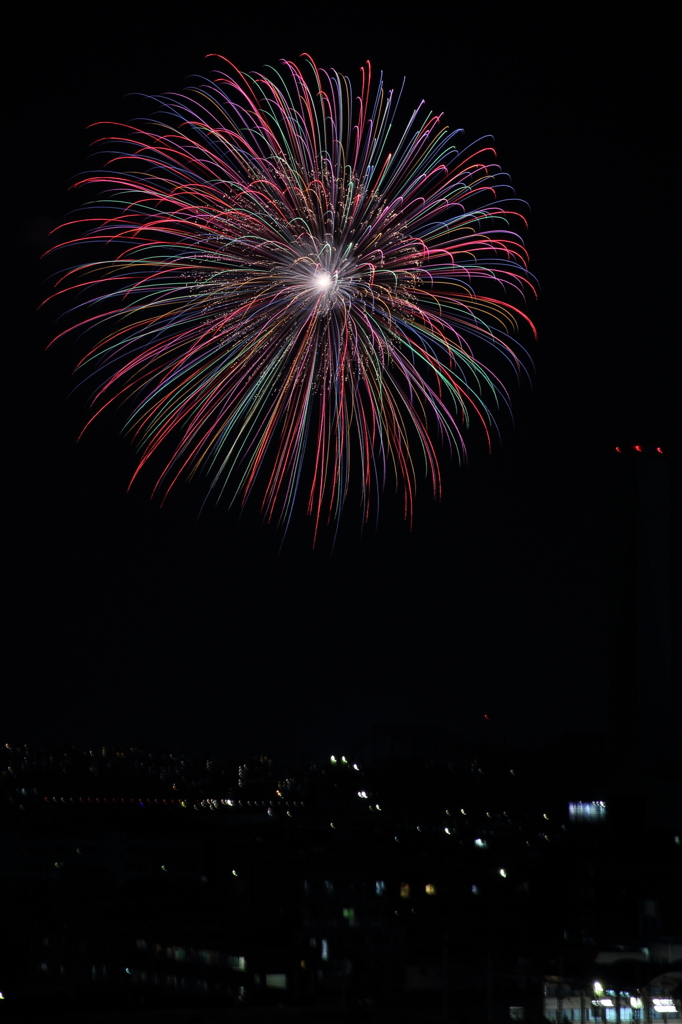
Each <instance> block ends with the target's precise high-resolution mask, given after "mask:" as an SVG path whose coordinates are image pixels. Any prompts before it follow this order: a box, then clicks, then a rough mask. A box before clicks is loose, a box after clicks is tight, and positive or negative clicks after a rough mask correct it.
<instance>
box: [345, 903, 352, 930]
mask: <svg viewBox="0 0 682 1024" xmlns="http://www.w3.org/2000/svg"><path fill="white" fill-rule="evenodd" d="M343 916H344V918H345V919H346V921H348V926H349V928H355V908H354V907H344V908H343Z"/></svg>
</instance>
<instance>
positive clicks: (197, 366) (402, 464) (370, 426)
mask: <svg viewBox="0 0 682 1024" xmlns="http://www.w3.org/2000/svg"><path fill="white" fill-rule="evenodd" d="M225 64H226V66H227V67H228V69H229V70H228V73H225V72H223V73H220V74H216V75H215V77H214V78H213V79H200V80H199V81H198V84H197V85H195V86H193V87H192V88H190V89H188V90H187V92H186V94H169V95H167V96H165V97H161V98H157V102H159V103H160V104H161V109H160V111H159V112H158V113H157V115H156V116H155V118H154V119H150V120H149V121H147V122H145V123H139V124H137V123H136V124H134V125H132V126H128V127H126V126H115V127H116V128H117V130H119V129H121V128H123V131H121V132H120V133H119V134H117V135H113V136H110V137H109V138H108V139H107V140H106V142H105V144H104V145H103V147H102V149H101V150H100V152H103V153H104V154H105V155H106V160H105V161H104V169H103V170H102V171H101V172H99V173H97V174H94V175H89V176H88V177H86V178H84V179H83V181H82V182H81V183H80V184H95V185H97V186H98V187H99V189H100V198H99V199H98V200H97V201H96V203H95V204H93V210H92V215H88V216H85V215H83V216H80V217H79V218H78V219H76V220H74V221H71V222H70V223H69V225H65V226H66V227H69V229H70V230H72V231H74V230H75V231H76V232H77V233H78V237H76V238H74V239H71V240H69V241H66V242H62V243H61V244H60V245H58V246H57V247H56V248H57V249H62V248H65V247H66V248H69V247H72V246H78V245H80V244H83V243H92V242H96V243H99V244H100V246H101V250H102V257H101V259H99V260H97V261H94V262H84V263H81V264H79V265H77V266H74V267H72V268H71V269H69V270H68V271H67V272H66V273H64V274H63V275H62V276H61V278H60V281H59V286H58V294H64V293H71V292H73V293H75V295H77V296H78V302H77V305H76V306H75V313H76V316H75V317H74V321H75V322H74V323H73V324H72V326H70V327H69V328H68V329H67V331H65V332H63V333H64V334H67V333H69V332H70V331H73V330H78V331H80V332H81V333H86V332H87V333H88V334H94V335H95V336H96V337H97V339H98V340H97V341H96V342H95V344H94V345H93V346H92V348H91V350H90V352H89V353H88V355H87V356H86V357H85V358H84V359H83V360H82V361H81V363H80V364H79V366H80V369H81V370H82V371H84V372H85V373H86V374H87V376H88V379H92V380H94V381H95V382H96V383H95V390H94V393H93V395H92V399H91V401H92V406H93V408H94V410H95V412H94V416H97V415H98V414H99V412H101V411H102V409H103V408H105V407H107V406H109V405H110V404H111V403H112V402H113V401H116V400H119V399H120V400H121V401H123V402H124V404H126V405H127V407H128V416H127V428H128V430H129V431H130V433H131V435H132V437H133V440H134V442H135V444H136V445H137V447H138V451H139V466H138V470H137V471H136V474H135V476H137V474H138V473H139V472H140V471H141V469H142V468H143V467H144V466H145V465H146V464H147V463H148V462H149V461H150V460H153V461H156V460H157V459H159V458H160V459H161V460H162V462H161V464H160V465H161V467H162V468H161V471H160V472H159V473H158V476H157V483H156V486H155V492H160V493H162V494H163V495H164V496H165V495H166V494H167V493H168V491H169V489H170V488H171V487H172V486H173V484H174V483H175V482H176V481H177V480H178V479H179V478H181V477H183V476H186V475H187V476H192V475H194V474H195V473H196V472H197V471H199V470H202V471H204V472H206V473H207V474H208V476H209V478H210V481H211V482H210V488H211V490H216V491H217V493H218V494H222V493H223V492H224V491H225V490H226V489H229V490H230V491H231V492H232V494H233V496H235V497H238V498H239V500H241V501H242V502H244V501H246V499H247V498H248V497H249V496H250V495H252V494H253V492H254V491H256V490H258V491H259V492H260V494H261V498H260V501H261V508H262V511H263V513H264V515H265V517H266V519H268V520H271V519H273V518H274V519H276V520H277V521H278V522H279V523H280V524H281V525H283V526H284V527H286V526H287V525H288V523H289V521H290V519H291V516H292V513H293V510H294V507H295V504H296V501H297V497H298V495H299V493H301V494H302V497H303V498H304V499H305V504H306V509H307V511H308V513H309V514H310V515H312V516H313V517H314V520H315V533H316V534H317V530H318V528H319V525H320V523H321V522H322V521H323V520H325V519H327V520H330V521H332V520H336V521H337V522H338V518H339V516H340V514H341V511H342V509H343V506H344V503H345V501H346V499H347V497H348V494H349V489H350V487H351V486H352V485H353V481H355V480H357V484H358V487H359V490H360V493H361V498H362V505H363V512H364V516H365V519H367V518H368V517H369V515H370V509H371V508H372V507H373V506H374V507H376V506H377V504H378V499H379V494H380V492H381V491H382V489H383V487H384V485H385V483H386V481H387V479H389V478H394V479H395V481H396V485H397V486H398V487H399V488H401V489H402V493H403V507H404V513H405V516H406V517H407V518H408V519H410V520H411V518H412V511H413V503H414V493H415V489H416V483H417V478H418V475H419V473H418V468H417V467H418V465H419V464H421V465H422V466H423V472H424V473H425V475H426V477H427V479H429V480H430V487H431V489H432V491H433V493H434V495H435V496H436V497H438V496H439V495H440V491H441V473H440V464H439V452H440V451H441V450H445V451H446V452H448V451H449V452H450V453H452V452H454V453H456V454H458V455H459V456H460V457H462V456H463V454H464V451H465V449H464V440H463V436H462V432H463V430H465V429H466V427H467V426H468V424H469V420H470V417H471V416H472V415H473V416H475V418H477V419H478V420H479V421H480V422H481V423H482V424H483V426H484V428H485V431H486V434H488V437H489V431H490V428H491V426H492V425H493V424H494V418H493V414H494V412H495V410H496V409H497V408H498V407H499V405H500V403H502V404H504V405H508V396H507V392H506V389H505V387H504V385H503V384H502V383H501V381H500V380H499V378H498V377H497V375H496V373H494V372H493V371H492V370H490V369H487V368H486V365H485V362H486V352H488V351H490V350H491V349H492V350H495V351H496V352H497V353H501V354H502V356H503V357H504V358H505V359H506V360H507V361H508V362H509V364H510V366H511V368H512V370H513V372H514V373H515V374H517V373H518V372H519V370H520V369H521V368H522V358H523V356H524V352H523V349H522V348H521V347H520V345H519V344H518V343H517V341H516V340H515V335H516V333H517V331H518V327H519V323H520V321H524V322H525V323H526V324H527V325H528V326H529V327H530V329H531V330H533V328H532V324H531V323H530V320H529V319H528V317H527V316H526V315H525V313H523V312H522V310H521V309H520V306H521V305H523V302H524V296H525V294H526V292H527V291H528V290H529V289H530V291H533V285H532V279H531V277H530V275H529V273H528V270H527V256H526V252H525V249H524V247H523V243H522V240H521V238H520V237H519V235H518V234H517V233H516V232H515V231H514V230H513V225H514V223H515V222H516V223H518V225H519V228H520V229H522V228H523V227H524V226H525V220H524V217H523V212H522V209H523V208H522V206H521V204H519V203H518V202H517V201H516V200H515V198H514V194H513V192H512V190H511V188H510V186H509V184H508V181H507V179H506V177H505V176H504V175H502V174H501V172H500V170H499V168H498V167H497V165H496V164H495V163H493V162H491V161H494V160H495V153H494V150H493V149H492V148H491V147H490V146H487V145H482V148H476V147H477V146H481V144H480V143H476V144H475V146H474V147H471V148H469V149H467V150H464V151H463V152H461V153H459V152H458V151H457V149H456V148H455V145H454V140H455V136H456V135H457V132H453V131H450V130H449V129H447V128H446V127H441V125H440V117H439V116H434V115H433V114H427V115H425V116H424V115H423V114H422V112H421V106H420V107H418V108H417V110H415V111H414V112H413V114H412V115H411V117H410V118H409V120H408V123H407V125H406V127H405V129H404V131H403V132H402V134H400V133H399V132H398V131H396V129H395V127H394V119H395V114H396V108H397V103H398V99H399V97H396V96H395V94H394V93H393V92H391V91H385V90H384V88H383V83H382V79H381V77H380V78H379V82H378V85H377V87H376V89H375V90H374V91H373V90H372V82H371V69H370V65H369V64H367V66H366V67H365V68H363V70H362V81H361V88H360V93H359V95H358V96H357V97H356V98H355V99H354V98H353V94H352V90H351V86H350V82H349V80H348V79H347V78H345V77H343V76H341V75H339V74H337V73H336V72H335V71H329V72H326V71H324V70H322V69H320V68H318V67H317V66H316V65H315V64H314V62H313V61H312V59H310V58H306V63H305V64H304V66H303V68H299V67H297V66H296V65H295V64H292V63H290V62H288V61H284V62H282V70H281V71H277V70H274V69H270V70H271V72H272V74H271V77H268V76H266V75H265V74H250V75H247V74H242V73H241V72H239V71H238V70H237V69H236V68H235V67H234V66H233V65H231V64H229V62H227V61H225ZM391 143H393V148H392V149H391V148H390V147H391ZM510 297H511V299H512V301H510ZM102 300H104V303H103V305H102ZM60 337H61V335H60ZM495 361H499V360H495ZM94 416H93V418H94ZM90 422H92V421H90Z"/></svg>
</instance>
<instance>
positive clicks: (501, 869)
mask: <svg viewBox="0 0 682 1024" xmlns="http://www.w3.org/2000/svg"><path fill="white" fill-rule="evenodd" d="M500 874H501V875H502V877H503V878H506V877H507V872H506V871H505V869H504V868H500Z"/></svg>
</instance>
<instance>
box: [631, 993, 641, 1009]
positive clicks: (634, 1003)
mask: <svg viewBox="0 0 682 1024" xmlns="http://www.w3.org/2000/svg"><path fill="white" fill-rule="evenodd" d="M630 1006H631V1007H632V1008H633V1010H641V1009H642V1007H643V1006H644V1003H643V1002H642V1000H641V998H640V997H639V996H630Z"/></svg>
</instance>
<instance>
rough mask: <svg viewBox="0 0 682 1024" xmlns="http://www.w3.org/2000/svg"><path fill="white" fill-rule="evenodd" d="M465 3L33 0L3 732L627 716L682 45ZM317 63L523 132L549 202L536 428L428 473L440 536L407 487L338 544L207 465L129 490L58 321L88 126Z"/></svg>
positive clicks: (284, 728) (511, 149)
mask: <svg viewBox="0 0 682 1024" xmlns="http://www.w3.org/2000/svg"><path fill="white" fill-rule="evenodd" d="M444 6H445V5H440V4H432V3H430V2H428V0H427V2H426V3H425V4H415V5H412V6H411V8H410V12H409V15H408V16H404V15H401V14H400V13H399V12H398V8H397V7H396V6H395V5H383V4H379V5H376V4H371V3H370V4H363V5H356V6H353V5H351V6H348V5H325V4H318V5H316V6H314V7H312V6H310V5H307V6H303V7H296V6H295V5H271V6H269V5H268V4H265V5H263V4H254V5H241V7H240V8H239V10H238V9H237V6H236V5H230V4H213V3H202V4H197V5H194V6H192V5H189V6H185V7H184V8H182V9H181V8H177V11H180V10H182V12H183V13H182V16H181V15H180V14H173V13H172V11H173V10H174V8H172V7H169V5H167V4H157V3H153V2H152V3H149V4H144V5H141V7H140V6H137V5H136V6H135V7H133V6H132V5H131V6H127V5H123V6H121V5H117V6H115V7H114V6H110V5H109V6H106V7H102V8H100V9H98V10H97V11H96V12H95V13H94V14H93V13H92V11H91V10H89V11H88V14H87V16H86V15H85V14H84V13H83V11H84V8H82V7H81V5H73V4H69V3H66V4H64V5H56V6H55V7H53V8H52V9H51V10H50V11H49V12H48V13H46V14H40V15H38V14H37V12H36V11H35V10H33V9H28V8H27V10H26V15H25V23H24V26H23V31H21V30H20V31H18V34H17V36H16V38H15V39H14V40H12V41H11V44H12V45H11V48H12V50H13V51H14V56H13V63H14V70H13V74H12V77H11V89H10V93H9V94H7V95H8V99H9V110H7V109H6V111H5V114H6V117H9V122H10V123H9V129H10V134H11V135H12V136H13V137H14V138H13V145H12V147H11V150H10V155H9V156H8V157H6V160H7V161H8V162H9V169H10V178H11V184H10V191H9V194H8V197H9V198H10V199H11V201H12V202H11V206H12V210H11V213H12V219H13V221H14V224H15V226H16V233H17V241H16V243H15V244H14V253H15V254H16V260H14V259H13V264H14V266H13V268H12V269H13V270H16V271H17V276H16V279H13V285H12V290H11V291H10V292H8V293H7V295H6V302H7V306H6V310H7V313H8V321H9V330H8V332H7V334H6V346H7V348H9V350H10V351H11V352H12V355H13V356H16V365H17V367H18V369H17V370H13V371H12V373H11V375H10V376H9V377H8V378H7V382H6V388H7V389H8V392H9V404H10V406H13V407H14V410H13V413H12V417H11V421H10V422H11V424H12V428H13V429H12V430H11V432H10V433H8V435H7V437H6V446H7V450H8V452H9V454H10V466H11V467H12V469H11V470H10V472H11V474H12V476H11V480H10V484H11V487H10V492H9V493H10V501H11V503H12V505H13V513H14V515H15V517H16V518H14V527H13V530H12V532H10V533H9V534H8V535H7V544H8V548H9V559H8V560H9V563H10V566H11V567H14V568H15V569H16V573H15V575H14V576H13V579H12V583H11V591H10V593H11V599H12V605H13V610H12V615H11V616H10V619H11V625H10V642H9V645H8V655H9V656H8V659H7V663H6V669H7V678H6V683H5V687H4V701H3V703H4V708H3V712H4V713H3V725H4V729H3V732H4V733H5V734H6V735H5V736H4V737H3V741H4V739H11V740H12V741H15V742H22V741H26V740H46V739H55V740H62V739H65V740H72V741H74V742H78V743H80V742H85V743H112V744H115V743H131V742H132V743H139V744H141V745H150V744H155V745H162V746H164V747H168V748H179V749H190V750H192V751H202V750H211V751H213V752H215V753H222V754H224V755H225V756H228V757H229V756H232V755H235V756H241V755H242V754H248V753H258V752H261V751H262V752H269V751H272V752H274V753H281V754H289V755H291V756H292V757H293V756H297V755H299V754H300V755H304V756H308V754H312V755H317V754H318V753H324V752H327V751H330V750H331V751H333V750H334V749H336V750H337V751H339V752H343V747H344V746H346V747H348V748H349V749H350V745H351V744H352V743H353V742H354V741H358V740H361V739H362V738H363V736H367V735H368V734H369V732H370V730H371V728H372V726H373V725H374V724H377V725H379V726H380V727H381V728H383V729H388V730H389V731H390V729H392V728H395V729H396V730H397V731H398V732H400V733H409V731H410V730H411V729H412V728H413V727H415V726H416V727H418V729H419V730H421V731H422V732H423V733H424V734H426V735H428V734H429V730H435V729H436V728H438V729H440V730H445V731H451V732H453V733H465V734H467V735H475V734H476V733H477V732H479V733H481V734H482V735H484V734H485V733H486V731H488V732H489V733H491V734H494V735H495V736H496V737H507V738H508V739H509V740H510V741H520V742H526V741H528V740H532V739H533V738H534V737H537V736H538V735H542V736H543V737H547V736H549V737H551V736H561V735H564V734H567V733H570V732H571V731H572V730H575V729H576V728H581V729H582V728H585V729H587V730H588V731H591V732H593V733H598V732H599V731H601V730H603V729H604V727H605V720H606V719H605V714H606V694H607V689H608V679H609V675H610V672H611V665H612V663H613V647H614V644H615V643H617V642H618V624H617V606H618V601H617V594H616V590H617V587H616V584H615V582H614V579H615V578H614V574H613V571H612V570H613V565H614V547H613V545H614V541H613V537H614V535H616V536H617V535H618V530H617V528H616V529H615V530H614V517H615V519H617V516H618V507H617V503H616V502H615V500H614V495H613V488H612V465H613V458H614V456H613V454H612V453H613V447H614V445H615V444H617V443H619V442H620V443H623V442H625V443H628V442H635V441H639V442H644V443H652V442H655V443H657V444H662V445H664V446H668V448H667V451H669V444H670V439H671V433H672V430H671V425H672V416H673V410H674V409H675V408H676V407H677V405H678V396H677V387H676V384H675V376H676V371H675V367H674V364H673V354H672V350H673V347H674V344H675V341H676V339H677V338H678V337H679V314H678V310H677V308H676V307H675V306H674V293H675V287H676V285H677V281H676V279H674V274H673V264H672V253H673V243H672V237H673V234H674V227H673V224H672V220H673V211H674V209H675V207H676V200H677V195H676V194H675V195H673V180H674V179H675V176H676V172H677V167H676V166H675V168H674V165H673V147H674V146H675V145H676V136H675V135H674V131H673V126H674V119H673V118H674V111H673V100H672V95H673V89H672V81H671V79H672V64H673V61H672V38H671V36H672V32H671V29H670V26H666V25H664V24H660V23H653V22H652V23H643V22H642V21H641V20H635V15H634V14H625V13H624V11H623V9H621V8H618V7H617V6H615V5H614V6H613V7H612V8H611V12H612V14H611V16H610V17H609V15H608V13H604V12H601V13H600V14H599V15H598V16H597V17H596V18H595V17H593V16H592V15H590V17H589V19H588V20H586V19H585V18H584V17H579V16H578V15H577V14H575V13H574V9H572V8H570V7H565V8H564V13H563V14H561V12H560V9H559V8H556V7H554V8H546V9H544V10H543V9H542V8H539V7H536V6H535V5H532V6H531V5H528V7H526V6H525V5H506V6H505V7H504V8H497V7H496V6H495V5H493V6H490V5H474V8H473V10H474V13H472V7H471V5H458V4H454V5H447V13H445V14H444V13H443V9H444ZM519 9H520V10H521V13H520V14H519ZM502 11H503V12H504V13H501V12H502ZM195 13H196V18H194V17H193V16H194V15H195ZM627 18H631V19H632V20H630V21H627V20H626V19H627ZM638 18H641V12H640V14H639V15H638ZM303 52H310V53H311V54H312V55H313V56H314V57H315V59H316V61H317V62H318V64H319V65H320V66H322V67H330V66H331V67H335V68H337V69H338V70H339V71H341V72H343V73H346V74H348V75H349V76H350V77H351V78H352V79H353V80H354V81H355V82H357V80H358V69H359V67H360V65H361V64H362V63H363V62H364V61H365V60H366V59H369V60H371V61H372V64H373V66H374V68H375V69H376V70H381V69H383V71H384V73H385V80H386V82H387V83H388V84H389V85H399V84H400V82H401V81H402V79H403V77H405V78H406V86H405V92H404V98H403V101H402V102H401V110H402V112H403V116H405V117H406V116H407V115H408V114H409V113H410V112H411V110H412V109H413V107H414V106H415V105H416V104H417V103H418V102H419V100H421V99H422V98H424V99H425V100H426V103H427V106H428V107H429V109H437V110H438V111H440V110H444V111H445V112H446V121H447V123H448V124H450V125H451V126H453V127H462V128H464V129H465V136H464V141H465V142H472V141H473V140H475V139H476V138H478V137H481V136H484V135H493V136H494V137H495V140H496V146H497V150H498V154H499V157H500V162H501V164H502V166H503V168H504V169H505V170H507V171H508V172H509V173H510V174H511V176H512V180H513V183H514V186H515V189H516V191H517V193H518V195H519V196H521V197H522V198H523V199H525V200H527V201H528V202H529V204H530V207H531V220H530V230H529V233H528V236H527V244H528V249H529V251H530V255H531V270H532V271H533V272H534V273H535V275H536V276H537V277H538V279H539V281H540V287H541V297H540V301H539V302H538V303H537V304H536V305H535V306H534V308H531V309H530V313H531V315H532V316H533V317H534V319H535V321H536V323H537V326H538V329H539V332H540V340H539V342H538V343H537V345H535V346H533V347H532V351H531V355H532V357H533V360H534V363H535V371H534V374H533V380H532V385H531V384H529V383H528V382H525V383H524V382H521V383H520V384H519V385H518V386H517V385H515V383H514V382H513V381H510V382H509V384H510V389H511V392H512V398H513V401H514V415H515V422H514V423H512V421H511V419H510V418H509V417H507V418H506V419H505V417H504V416H501V417H500V420H499V425H500V432H501V442H499V443H496V445H495V448H494V451H493V453H492V455H489V454H488V453H487V452H486V450H485V446H484V444H483V443H482V440H481V438H479V437H473V438H471V446H470V462H469V465H468V466H467V467H466V468H464V469H460V468H458V467H457V465H456V464H453V465H452V467H451V468H447V469H446V473H445V485H444V486H445V494H444V498H443V501H442V502H441V503H440V504H439V505H437V506H434V505H433V503H432V501H431V498H430V495H429V493H428V487H427V486H424V488H423V489H422V491H421V493H420V494H419V496H418V499H417V507H416V516H415V523H414V527H413V530H412V531H411V532H410V531H409V529H408V528H407V527H406V525H405V524H404V522H403V521H402V519H401V516H400V510H399V507H398V504H397V503H396V502H395V501H394V500H393V499H392V498H391V497H390V496H388V497H387V499H386V502H385V506H384V514H383V517H382V519H381V521H380V523H379V525H378V527H376V528H375V527H374V526H371V528H366V529H365V530H364V531H363V532H361V530H360V516H359V515H356V514H355V511H354V510H353V509H349V510H348V512H347V514H346V516H345V517H344V522H343V523H342V527H341V530H340V533H339V537H338V539H337V542H336V546H335V548H334V549H333V550H332V546H331V542H330V538H329V537H327V536H326V535H325V536H324V537H323V538H322V540H321V542H320V544H319V546H318V547H317V548H316V549H315V550H312V549H311V545H310V530H309V528H308V524H306V523H303V524H299V523H296V524H295V525H294V526H293V528H292V529H291V531H290V533H289V534H288V536H287V537H286V539H285V540H284V542H283V543H282V537H281V535H279V534H278V533H277V531H276V530H274V529H273V528H269V527H266V526H263V525H262V524H261V523H260V520H259V517H258V510H257V508H248V509H247V510H246V511H245V512H244V513H243V514H242V515H241V516H239V515H238V514H236V513H234V512H231V511H230V510H228V509H227V508H226V507H221V506H218V507H217V508H214V507H207V508H206V509H205V510H204V512H203V513H202V514H201V515H199V508H200V506H201V503H202V501H203V497H204V493H205V491H204V489H203V488H202V484H201V482H199V483H196V484H192V485H189V486H186V487H182V488H180V489H179V490H178V491H177V492H176V493H175V495H174V496H173V497H171V499H170V500H169V501H168V502H167V504H166V505H164V506H163V508H161V507H159V504H158V502H154V501H150V499H149V493H148V490H145V489H144V487H141V486H140V487H135V488H133V490H132V491H131V492H130V493H128V492H127V484H128V480H129V478H130V475H131V472H132V469H133V468H134V464H135V463H134V453H133V451H132V449H131V448H130V447H129V444H128V442H127V441H126V440H125V439H124V438H122V437H121V436H119V434H118V427H119V426H120V423H119V422H117V420H116V418H115V417H113V418H109V419H108V420H106V422H103V423H102V424H101V425H99V426H97V427H96V428H95V429H93V430H92V431H91V432H90V433H89V434H87V435H86V436H85V437H84V439H83V440H82V441H81V442H79V443H76V437H77V434H78V432H79V429H80V427H81V425H82V424H83V422H84V420H85V416H86V394H85V393H84V392H78V393H76V394H72V395H71V397H69V395H70V392H71V390H72V387H73V381H72V377H71V370H72V367H73V365H74V364H75V362H76V359H77V357H78V355H79V354H80V353H81V352H82V351H83V349H82V346H81V347H79V345H78V343H77V341H75V340H67V341H65V342H63V343H61V345H59V346H58V347H57V348H55V349H51V350H50V351H49V352H47V353H46V351H45V350H46V346H47V344H48V342H49V339H50V336H51V332H52V330H53V327H52V323H51V315H50V313H49V311H47V312H46V311H44V310H42V311H39V312H36V308H37V306H38V305H39V303H40V302H41V300H42V299H43V298H44V297H45V296H46V295H47V294H49V289H50V286H49V284H48V283H46V281H45V278H46V274H47V269H48V268H46V266H45V264H44V263H40V262H39V255H40V252H41V251H42V250H43V249H44V248H45V247H46V245H47V232H48V230H49V229H50V228H51V227H53V226H55V225H56V224H57V223H58V222H59V220H60V219H62V218H63V217H64V216H65V215H67V214H68V212H69V211H70V210H71V209H73V207H74V204H75V199H74V197H73V193H71V194H69V193H68V191H67V186H68V183H69V181H70V179H72V177H74V176H76V175H78V174H79V173H80V172H82V171H83V170H84V168H85V167H86V165H87V158H88V144H89V142H90V141H93V140H94V138H95V136H96V132H94V131H88V130H87V126H88V125H89V124H91V123H93V122H95V121H106V120H113V121H116V120H122V121H126V120H129V119H130V118H132V117H134V116H136V115H140V114H145V113H146V112H147V111H148V110H149V104H148V103H147V102H146V101H144V100H143V99H141V98H140V97H139V96H135V95H132V94H134V93H151V94H158V93H161V92H163V91H166V90H172V89H179V88H182V87H183V85H184V83H185V82H186V80H187V78H188V77H189V76H191V75H193V74H202V73H206V72H208V71H209V70H210V69H211V66H212V65H211V62H210V61H206V60H205V55H206V54H209V53H221V54H223V55H224V56H226V57H228V58H230V59H231V60H232V61H234V63H235V64H237V65H238V66H239V67H240V68H242V69H244V70H257V69H260V68H262V67H263V66H264V65H266V64H274V63H276V62H277V60H278V59H280V58H288V59H293V60H296V59H297V58H298V56H299V54H301V53H303ZM671 458H672V461H673V463H674V453H671ZM616 560H617V557H616ZM486 715H487V716H488V718H487V719H486V718H485V716H486Z"/></svg>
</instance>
